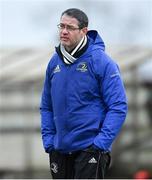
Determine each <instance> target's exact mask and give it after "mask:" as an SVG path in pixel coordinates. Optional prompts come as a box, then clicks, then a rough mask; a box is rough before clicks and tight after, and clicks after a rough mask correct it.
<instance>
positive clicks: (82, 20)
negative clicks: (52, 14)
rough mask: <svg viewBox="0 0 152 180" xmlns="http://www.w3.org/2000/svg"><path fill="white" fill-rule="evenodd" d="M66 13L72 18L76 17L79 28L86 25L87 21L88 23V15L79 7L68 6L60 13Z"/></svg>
mask: <svg viewBox="0 0 152 180" xmlns="http://www.w3.org/2000/svg"><path fill="white" fill-rule="evenodd" d="M64 14H66V15H68V16H71V17H73V18H76V19H77V20H78V22H79V28H80V29H81V28H84V27H88V23H89V20H88V17H87V15H86V14H85V13H84V12H83V11H81V10H80V9H77V8H70V9H67V10H65V11H64V12H63V13H62V14H61V17H62V16H63V15H64Z"/></svg>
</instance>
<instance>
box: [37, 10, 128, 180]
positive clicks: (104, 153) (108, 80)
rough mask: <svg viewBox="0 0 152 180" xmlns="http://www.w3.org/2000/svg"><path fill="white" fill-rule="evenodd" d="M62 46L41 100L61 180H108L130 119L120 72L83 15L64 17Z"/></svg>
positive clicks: (45, 135) (45, 133)
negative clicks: (112, 155)
mask: <svg viewBox="0 0 152 180" xmlns="http://www.w3.org/2000/svg"><path fill="white" fill-rule="evenodd" d="M58 28H59V36H60V44H59V46H58V47H57V48H56V52H55V53H54V55H53V57H52V58H51V60H50V62H49V64H48V67H47V70H46V78H45V83H44V88H43V93H42V100H41V107H40V111H41V131H42V139H43V145H44V148H45V151H46V152H47V153H49V157H50V169H51V173H52V176H53V178H55V179H58V178H59V179H73V178H76V179H89V178H95V179H97V178H99V179H102V178H104V175H105V171H106V169H107V168H108V166H109V163H110V151H111V146H112V143H113V141H114V139H115V138H116V136H117V134H118V132H119V131H120V129H121V127H122V124H123V122H124V120H125V117H126V112H127V103H126V96H125V90H124V86H123V83H122V80H121V77H120V72H119V68H118V66H117V65H116V63H115V62H113V60H111V58H110V57H108V56H107V55H106V54H105V52H104V49H105V45H104V42H103V41H102V39H101V37H100V36H99V34H98V33H97V31H95V30H94V31H93V30H92V31H88V18H87V16H86V14H85V13H84V12H83V11H81V10H79V9H74V8H73V9H68V10H66V11H64V12H63V13H62V15H61V19H60V24H59V25H58Z"/></svg>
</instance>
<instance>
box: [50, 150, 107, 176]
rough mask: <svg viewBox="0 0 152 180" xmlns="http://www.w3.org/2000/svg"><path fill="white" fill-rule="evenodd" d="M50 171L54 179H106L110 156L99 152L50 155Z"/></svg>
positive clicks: (88, 151)
mask: <svg viewBox="0 0 152 180" xmlns="http://www.w3.org/2000/svg"><path fill="white" fill-rule="evenodd" d="M49 157H50V170H51V174H52V177H53V179H104V176H105V173H106V170H107V169H108V167H109V164H110V154H109V153H104V152H102V151H99V150H96V149H94V150H92V149H91V150H90V149H89V148H88V149H86V150H84V151H79V152H76V153H73V154H61V153H59V152H58V151H53V152H51V153H50V154H49Z"/></svg>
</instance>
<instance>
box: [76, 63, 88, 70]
mask: <svg viewBox="0 0 152 180" xmlns="http://www.w3.org/2000/svg"><path fill="white" fill-rule="evenodd" d="M76 70H77V71H81V72H86V71H88V66H87V63H86V62H81V63H79V64H78V65H77V68H76Z"/></svg>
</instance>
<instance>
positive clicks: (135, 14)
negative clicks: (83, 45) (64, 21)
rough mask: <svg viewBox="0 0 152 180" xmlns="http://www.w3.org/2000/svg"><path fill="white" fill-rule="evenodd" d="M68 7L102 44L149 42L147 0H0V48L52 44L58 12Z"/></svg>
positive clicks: (151, 25)
mask: <svg viewBox="0 0 152 180" xmlns="http://www.w3.org/2000/svg"><path fill="white" fill-rule="evenodd" d="M71 7H76V8H81V9H82V10H84V11H85V12H86V13H87V14H88V17H89V19H90V24H89V29H97V30H98V31H99V33H100V35H101V36H102V38H103V40H104V41H105V43H108V44H144V45H152V1H151V0H105V1H103V0H0V47H5V46H14V47H21V46H40V47H43V46H54V45H56V44H57V43H58V41H57V37H58V36H57V32H58V30H57V27H56V25H57V24H58V23H59V19H60V14H61V13H62V11H64V10H65V9H67V8H71Z"/></svg>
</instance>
